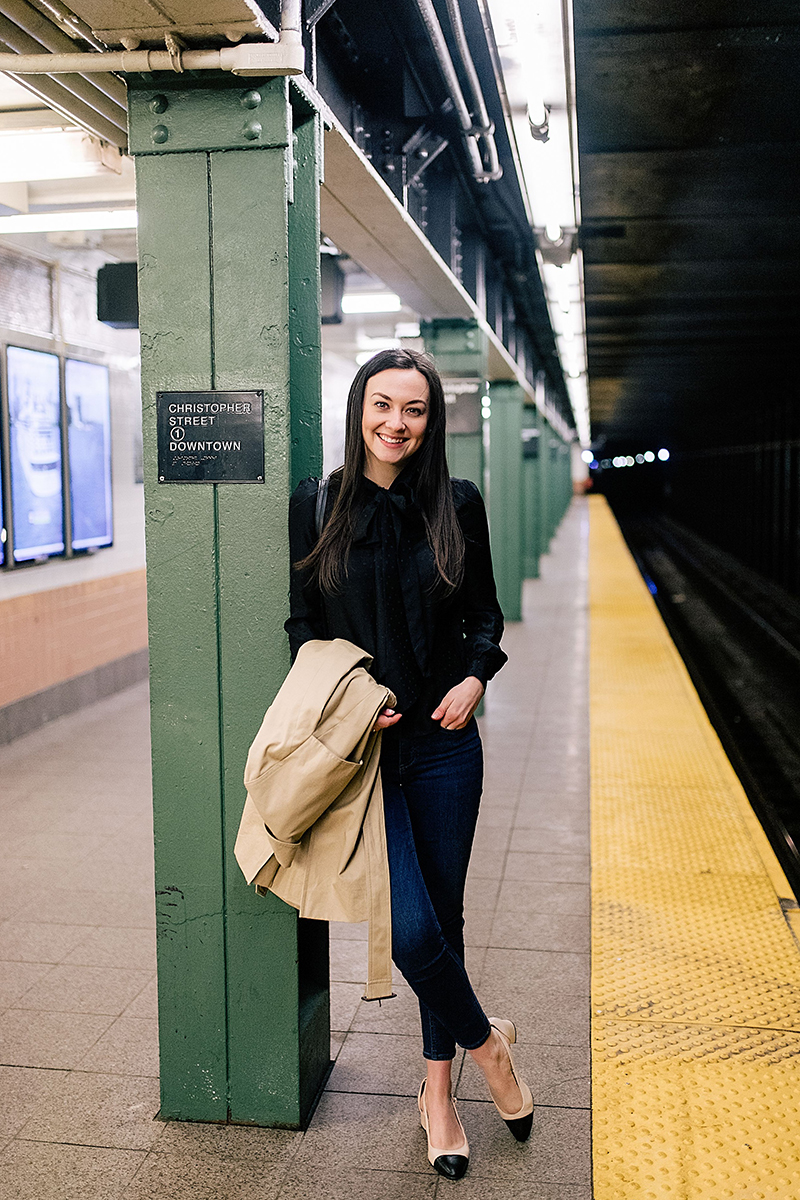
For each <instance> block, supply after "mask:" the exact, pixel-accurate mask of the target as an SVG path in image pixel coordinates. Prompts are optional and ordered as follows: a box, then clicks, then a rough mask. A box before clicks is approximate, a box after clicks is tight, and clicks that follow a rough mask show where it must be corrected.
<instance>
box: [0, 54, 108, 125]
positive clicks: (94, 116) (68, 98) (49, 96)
mask: <svg viewBox="0 0 800 1200" xmlns="http://www.w3.org/2000/svg"><path fill="white" fill-rule="evenodd" d="M2 57H4V58H18V57H19V55H16V54H15V55H11V54H7V55H3V56H2ZM7 73H8V75H10V77H11V78H12V79H14V80H15V81H16V82H17V83H19V84H21V85H22V86H23V87H25V88H27V89H28V91H30V92H33V94H34V95H35V96H39V97H40V99H42V100H44V102H45V104H47V105H49V107H50V108H54V109H55V110H56V112H60V113H63V114H64V116H65V117H68V118H69V120H70V121H77V122H78V124H79V125H82V126H83V128H84V129H88V130H89V132H90V133H93V134H94V135H95V136H96V137H99V138H103V140H104V141H106V142H110V143H111V145H112V146H125V145H126V144H127V141H128V134H127V131H126V130H125V129H124V128H123V127H122V126H121V125H114V124H112V123H111V121H107V120H106V119H105V117H101V116H100V113H99V112H97V111H96V110H95V109H93V108H90V107H89V105H88V104H84V103H83V101H82V100H78V99H77V97H76V96H74V95H73V94H72V92H68V91H67V89H66V88H65V87H63V86H62V85H61V84H60V83H58V82H56V80H55V79H48V77H47V76H46V75H37V76H36V78H35V79H32V78H31V76H30V75H17V74H15V72H14V71H8V72H7Z"/></svg>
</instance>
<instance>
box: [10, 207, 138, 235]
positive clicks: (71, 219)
mask: <svg viewBox="0 0 800 1200" xmlns="http://www.w3.org/2000/svg"><path fill="white" fill-rule="evenodd" d="M137 220H138V218H137V213H136V210H135V209H134V208H104V209H98V208H93V209H82V210H73V211H72V212H43V213H20V215H19V216H16V217H0V233H65V232H66V231H68V230H83V231H89V230H93V229H135V228H136V225H137Z"/></svg>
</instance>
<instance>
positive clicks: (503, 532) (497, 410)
mask: <svg viewBox="0 0 800 1200" xmlns="http://www.w3.org/2000/svg"><path fill="white" fill-rule="evenodd" d="M489 396H490V399H491V414H492V415H491V417H490V419H489V529H490V534H491V541H492V562H493V564H494V573H495V579H496V581H497V596H498V599H499V601H500V607H501V608H502V610H503V616H504V617H505V619H506V620H507V621H520V620H522V579H523V521H524V512H523V476H522V420H523V416H522V414H523V403H524V399H525V393H524V392H523V390H522V388H521V387H520V386H519V385H518V384H516V383H492V384H490V386H489Z"/></svg>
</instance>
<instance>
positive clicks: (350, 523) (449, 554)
mask: <svg viewBox="0 0 800 1200" xmlns="http://www.w3.org/2000/svg"><path fill="white" fill-rule="evenodd" d="M392 369H397V370H400V371H419V373H420V374H421V375H424V376H425V380H426V382H427V384H428V424H427V426H426V427H425V434H424V436H423V439H422V445H421V446H420V448H419V450H417V451H416V452H415V454H414V455H413V459H412V460H409V461H413V463H414V468H415V470H414V492H415V494H416V497H417V501H418V503H419V506H420V509H421V510H422V516H423V520H424V521H425V529H426V531H427V535H428V543H429V545H430V548H431V550H432V552H433V557H434V561H435V563H436V570H437V571H438V574H439V579H440V581H441V585H442V586H443V588H444V590H445V591H446V592H450V591H454V590H455V589H456V588H457V587H458V586H459V585H460V583H461V580H462V578H463V576H464V535H463V533H462V532H461V526H460V525H459V523H458V518H457V517H456V510H455V505H454V503H453V490H452V487H451V485H450V473H449V471H448V469H447V457H446V454H445V436H444V435H445V407H444V390H443V388H442V381H441V378H440V376H439V372H438V371H437V370H436V366H435V365H434V362H433V359H432V358H431V357H430V356H429V355H427V354H422V353H421V352H420V351H419V350H381V351H379V352H378V353H377V354H375V355H374V356H373V357H372V358H371V359H369V361H368V362H366V363H364V365H363V367H361V368H360V370H359V371H358V373H357V375H356V377H355V379H354V380H353V382H352V385H351V387H350V394H349V396H348V398H347V418H346V425H345V441H344V466H343V467H340V468H339V470H338V471H337V472H335V474H334V477H333V478H332V480H331V483H332V485H333V486H334V487H337V495H336V500H335V502H334V506H333V511H332V512H331V515H330V518H329V520H328V521H327V523H326V525H325V528H324V529H323V531H322V534H321V535H320V538H319V541H318V542H317V544H316V546H315V547H314V549H313V550H312V551H311V553H310V554H308V555H307V556H306V557H305V558H304V559H302V561H301V562H298V563H295V567H296V568H298V569H300V570H306V569H308V570H310V572H311V578H312V579H314V580H315V581H316V583H317V584H318V586H319V587H320V588H321V589H322V590H323V591H326V592H328V593H332V592H335V591H337V590H338V588H339V586H340V585H341V582H342V574H343V573H344V574H346V573H347V560H348V557H349V554H350V546H351V543H352V541H353V532H354V530H355V523H356V518H357V516H358V507H359V505H358V492H359V486H360V483H361V479H362V476H363V473H364V462H365V457H366V453H365V449H364V439H363V437H362V434H361V421H362V415H363V410H364V392H365V390H366V386H367V381H368V380H370V379H371V378H372V376H373V375H377V374H378V373H379V372H380V371H388V370H392ZM337 485H338V486H337Z"/></svg>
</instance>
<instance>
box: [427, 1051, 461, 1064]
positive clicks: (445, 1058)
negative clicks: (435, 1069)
mask: <svg viewBox="0 0 800 1200" xmlns="http://www.w3.org/2000/svg"><path fill="white" fill-rule="evenodd" d="M422 1057H423V1058H426V1059H427V1060H428V1062H452V1061H453V1059H454V1058H455V1051H454V1052H453V1053H452V1054H429V1053H428V1051H427V1050H423V1051H422Z"/></svg>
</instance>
